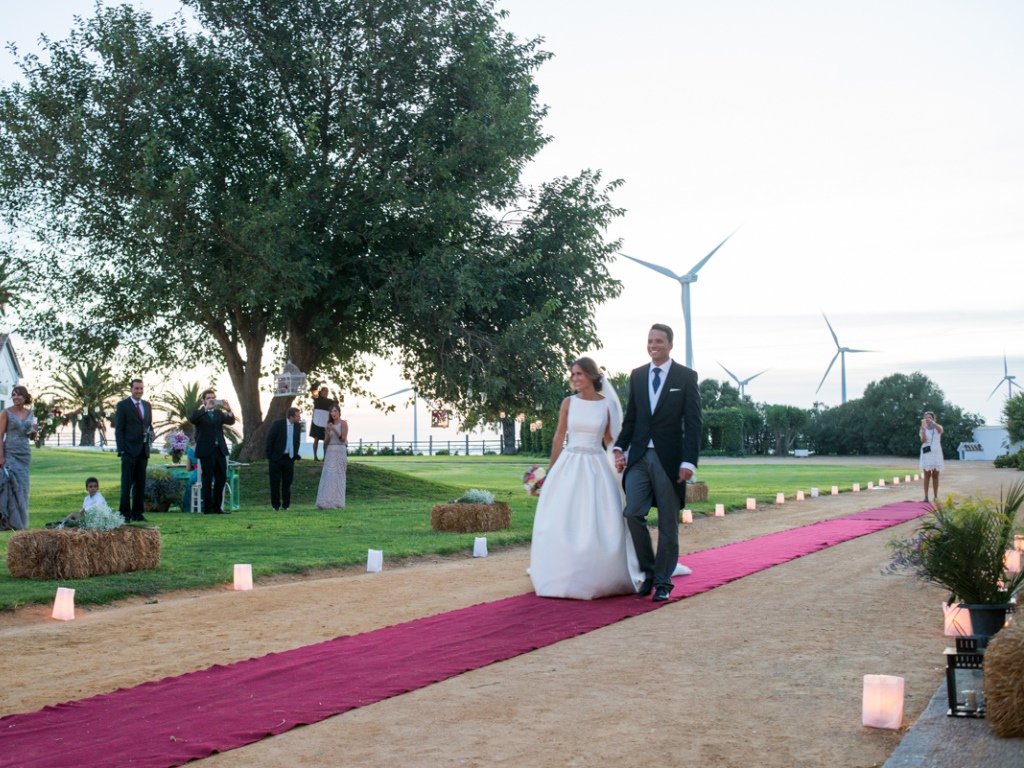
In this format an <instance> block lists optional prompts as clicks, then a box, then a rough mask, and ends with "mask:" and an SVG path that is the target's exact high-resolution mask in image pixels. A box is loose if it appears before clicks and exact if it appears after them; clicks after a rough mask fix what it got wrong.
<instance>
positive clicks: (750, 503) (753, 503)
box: [747, 499, 757, 509]
mask: <svg viewBox="0 0 1024 768" xmlns="http://www.w3.org/2000/svg"><path fill="white" fill-rule="evenodd" d="M747 509H757V499H747Z"/></svg>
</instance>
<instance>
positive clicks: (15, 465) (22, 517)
mask: <svg viewBox="0 0 1024 768" xmlns="http://www.w3.org/2000/svg"><path fill="white" fill-rule="evenodd" d="M11 401H12V402H13V403H14V405H12V406H11V407H10V408H6V409H4V410H3V411H0V434H2V435H3V443H2V444H0V474H2V475H3V477H0V484H2V485H3V491H4V492H3V493H2V494H0V499H2V502H0V530H15V531H24V530H25V529H26V528H28V467H29V464H30V463H31V461H32V453H31V448H30V443H29V441H30V440H31V439H32V438H33V437H35V434H36V419H35V416H33V415H32V409H31V408H30V407H29V406H31V405H32V395H30V394H29V393H28V390H27V389H25V387H22V386H18V387H15V388H14V390H13V391H12V392H11Z"/></svg>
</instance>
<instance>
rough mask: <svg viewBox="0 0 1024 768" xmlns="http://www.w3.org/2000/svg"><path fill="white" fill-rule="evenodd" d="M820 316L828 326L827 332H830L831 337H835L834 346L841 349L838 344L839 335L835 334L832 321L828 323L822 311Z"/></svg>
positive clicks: (826, 316)
mask: <svg viewBox="0 0 1024 768" xmlns="http://www.w3.org/2000/svg"><path fill="white" fill-rule="evenodd" d="M821 316H822V317H824V318H825V325H827V326H828V330H829V333H831V334H832V338H833V339H835V342H836V347H838V348H839V349H842V347H841V346H840V345H839V337H838V336H836V332H835V331H833V330H832V323H830V322H829V321H828V315H826V314H825V313H824V312H822V313H821Z"/></svg>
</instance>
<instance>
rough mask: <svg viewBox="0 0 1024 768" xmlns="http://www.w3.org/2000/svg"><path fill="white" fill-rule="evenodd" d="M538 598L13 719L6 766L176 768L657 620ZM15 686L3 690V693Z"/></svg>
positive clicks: (646, 603)
mask: <svg viewBox="0 0 1024 768" xmlns="http://www.w3.org/2000/svg"><path fill="white" fill-rule="evenodd" d="M927 511H928V507H926V506H925V505H924V504H922V503H911V502H900V503H897V504H889V505H887V506H885V507H880V508H878V509H874V510H868V511H867V512H860V513H857V514H854V515H849V516H847V517H842V518H837V519H835V520H827V521H824V522H820V523H815V524H813V525H808V526H804V527H802V528H795V529H792V530H788V531H782V532H779V533H773V534H769V535H767V536H761V537H759V538H756V539H751V540H749V541H741V542H737V543H735V544H729V545H726V546H723V547H717V548H715V549H709V550H704V551H702V552H695V553H692V554H689V555H686V558H685V559H686V564H687V565H688V566H690V568H692V569H693V575H692V576H687V577H685V578H681V579H677V586H676V588H675V590H674V591H673V593H672V601H675V600H678V599H679V598H682V597H690V596H692V595H696V594H700V593H701V592H707V591H708V590H711V589H714V588H715V587H718V586H721V585H722V584H726V583H728V582H730V581H734V580H736V579H740V578H743V577H744V576H748V575H750V574H752V573H756V572H757V571H761V570H764V569H765V568H770V567H771V566H773V565H779V564H780V563H785V562H788V561H790V560H793V559H794V558H797V557H801V556H803V555H808V554H811V553H813V552H818V551H820V550H822V549H825V548H827V547H831V546H834V545H836V544H839V543H841V542H844V541H849V540H850V539H854V538H856V537H858V536H864V535H866V534H869V533H874V532H876V531H880V530H883V529H885V528H889V527H891V526H894V525H899V524H900V523H903V522H906V521H908V520H912V519H914V518H915V517H919V516H920V515H923V514H924V513H925V512H927ZM662 605H667V603H653V602H652V601H650V600H638V599H637V598H636V597H633V596H623V597H614V598H606V599H603V600H595V601H591V602H583V601H574V600H551V599H543V598H538V597H536V596H535V595H533V594H526V595H519V596H517V597H510V598H507V599H504V600H498V601H496V602H493V603H483V604H481V605H475V606H471V607H469V608H463V609H460V610H456V611H450V612H448V613H443V614H439V615H437V616H430V617H427V618H423V619H417V620H415V621H410V622H407V623H405V624H398V625H395V626H391V627H385V628H384V629H379V630H375V631H373V632H367V633H365V634H362V635H353V636H346V637H338V638H335V639H334V640H329V641H327V642H323V643H317V644H315V645H310V646H306V647H303V648H297V649H295V650H292V651H286V652H284V653H272V654H269V655H267V656H261V657H259V658H256V659H249V660H247V661H240V662H236V663H234V664H229V665H227V666H214V667H210V668H209V669H204V670H201V671H199V672H192V673H190V674H186V675H180V676H178V677H169V678H166V679H164V680H160V681H156V682H149V683H143V684H142V685H138V686H135V687H133V688H121V689H118V690H116V691H114V692H113V693H108V694H103V695H100V696H93V697H91V698H88V699H82V700H80V701H71V702H67V703H65V704H58V705H57V706H50V707H44V708H43V709H41V710H39V711H38V712H32V713H27V714H15V715H8V716H6V717H3V718H0V766H3V768H8V767H13V766H19V767H24V768H29V767H38V768H43V767H46V768H50V767H52V766H82V767H85V766H89V767H90V768H92V767H95V768H100V767H101V766H133V767H135V768H140V767H141V768H170V767H171V766H177V765H182V764H183V763H186V762H188V761H189V760H194V759H199V758H203V757H207V756H209V755H211V754H213V753H214V752H224V751H227V750H230V749H236V748H238V747H241V746H244V745H246V744H251V743H252V742H255V741H259V740H261V739H263V738H266V737H267V736H271V735H275V734H279V733H284V732H285V731H288V730H291V729H292V728H294V727H295V726H297V725H303V724H308V723H316V722H319V721H320V720H323V719H325V718H328V717H330V716H331V715H336V714H339V713H341V712H346V711H348V710H350V709H355V708H356V707H363V706H366V705H367V704H373V703H375V702H378V701H381V700H383V699H387V698H390V697H392V696H397V695H399V694H402V693H406V692H407V691H412V690H416V689H418V688H423V687H425V686H427V685H430V684H431V683H436V682H440V681H441V680H446V679H448V678H450V677H454V676H455V675H460V674H462V673H463V672H467V671H469V670H473V669H479V668H480V667H483V666H486V665H488V664H493V663H494V662H497V661H503V660H505V659H510V658H512V657H514V656H518V655H520V654H523V653H528V652H530V651H532V650H535V649H537V648H543V647H544V646H547V645H551V644H552V643H556V642H558V641H559V640H565V639H567V638H570V637H575V636H577V635H581V634H583V633H585V632H590V631H592V630H595V629H598V628H600V627H604V626H608V625H609V624H613V623H615V622H617V621H621V620H622V619H625V618H629V617H631V616H637V615H639V614H643V613H647V612H648V611H652V610H656V609H658V608H660V607H661V606H662ZM0 686H2V682H0Z"/></svg>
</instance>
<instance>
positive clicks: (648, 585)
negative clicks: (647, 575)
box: [636, 579, 654, 597]
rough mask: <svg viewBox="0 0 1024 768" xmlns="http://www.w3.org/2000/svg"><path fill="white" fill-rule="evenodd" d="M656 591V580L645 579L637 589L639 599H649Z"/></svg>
mask: <svg viewBox="0 0 1024 768" xmlns="http://www.w3.org/2000/svg"><path fill="white" fill-rule="evenodd" d="M653 591H654V579H644V580H643V582H642V583H641V584H640V586H639V587H637V590H636V596H637V597H647V596H648V595H649V594H651V592H653Z"/></svg>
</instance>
